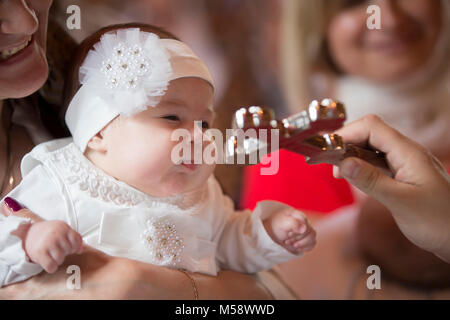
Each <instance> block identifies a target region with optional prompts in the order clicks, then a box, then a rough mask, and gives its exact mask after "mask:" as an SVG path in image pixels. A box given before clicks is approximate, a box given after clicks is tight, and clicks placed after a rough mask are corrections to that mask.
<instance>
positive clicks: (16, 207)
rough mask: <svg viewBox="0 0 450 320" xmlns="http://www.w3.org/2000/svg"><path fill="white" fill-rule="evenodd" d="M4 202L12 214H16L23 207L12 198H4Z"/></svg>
mask: <svg viewBox="0 0 450 320" xmlns="http://www.w3.org/2000/svg"><path fill="white" fill-rule="evenodd" d="M4 201H5V203H6V205H7V206H8V208H9V209H11V210H12V211H13V212H17V211H19V210H22V209H23V207H22V206H21V205H20V204H19V203H18V202H17V201H16V200H14V199H13V198H10V197H6V198H5V200H4Z"/></svg>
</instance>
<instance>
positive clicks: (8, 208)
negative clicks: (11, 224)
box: [1, 197, 44, 222]
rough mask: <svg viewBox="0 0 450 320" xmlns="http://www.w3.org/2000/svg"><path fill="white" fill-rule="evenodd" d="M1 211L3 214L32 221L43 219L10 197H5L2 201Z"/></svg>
mask: <svg viewBox="0 0 450 320" xmlns="http://www.w3.org/2000/svg"><path fill="white" fill-rule="evenodd" d="M1 212H2V214H3V215H4V216H10V215H14V216H16V217H20V218H26V219H30V220H31V221H33V222H40V221H44V220H43V219H42V218H41V217H39V216H38V215H35V214H34V213H33V212H31V211H30V210H28V209H26V208H23V206H22V205H20V204H19V203H18V202H17V201H16V200H14V199H13V198H10V197H7V198H5V200H4V201H3V203H2V205H1Z"/></svg>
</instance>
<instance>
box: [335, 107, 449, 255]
mask: <svg viewBox="0 0 450 320" xmlns="http://www.w3.org/2000/svg"><path fill="white" fill-rule="evenodd" d="M336 133H337V134H339V135H341V136H342V137H343V140H344V141H345V142H347V143H354V144H359V145H369V146H371V147H373V148H375V149H378V150H380V151H382V152H385V153H386V157H387V161H388V163H389V166H390V168H391V170H392V171H393V172H394V178H390V177H388V176H386V175H384V174H382V173H381V172H380V171H378V170H377V169H376V168H375V167H374V166H372V165H370V164H369V163H367V162H365V161H363V160H361V159H357V158H347V159H345V160H343V161H342V162H341V163H340V165H339V168H337V169H336V170H335V176H336V177H339V176H341V177H344V178H345V179H346V180H347V181H348V182H349V183H351V184H353V185H354V186H355V187H357V188H359V189H360V190H362V191H363V192H365V193H367V194H368V195H370V196H372V197H374V198H375V199H377V200H378V201H380V202H381V203H383V204H384V205H385V206H386V207H387V208H388V209H389V210H390V211H391V213H392V215H393V217H394V219H395V221H396V223H397V225H398V226H399V228H400V230H401V231H402V232H403V234H404V235H405V236H406V237H407V238H408V239H409V240H410V241H411V242H413V243H414V244H416V245H417V246H419V247H421V248H422V249H425V250H428V251H430V252H433V253H434V254H436V255H437V256H439V257H440V258H442V259H443V260H445V261H446V262H449V263H450V176H449V175H448V174H447V172H446V170H445V168H444V166H443V165H442V164H441V163H440V162H439V160H437V159H436V157H434V156H433V155H432V154H431V153H430V152H429V151H428V150H427V149H425V148H424V147H422V146H421V145H419V144H418V143H416V142H414V141H412V140H410V139H408V138H407V137H405V136H403V135H402V134H400V133H399V132H398V131H396V130H394V129H393V128H391V127H389V126H388V125H387V124H386V123H384V122H383V121H382V120H381V119H380V118H378V117H377V116H374V115H368V116H366V117H364V118H362V119H361V120H357V121H355V122H353V123H350V124H349V125H347V126H345V127H343V128H342V129H340V130H338V131H337V132H336Z"/></svg>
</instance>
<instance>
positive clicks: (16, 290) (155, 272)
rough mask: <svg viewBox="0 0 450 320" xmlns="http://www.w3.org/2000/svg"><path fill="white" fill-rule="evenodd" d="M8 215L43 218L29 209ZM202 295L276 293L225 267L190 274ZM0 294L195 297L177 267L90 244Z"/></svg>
mask: <svg viewBox="0 0 450 320" xmlns="http://www.w3.org/2000/svg"><path fill="white" fill-rule="evenodd" d="M2 210H3V212H4V214H6V215H8V214H13V215H16V216H20V217H25V218H30V219H32V220H34V219H37V220H38V219H39V217H37V216H35V215H34V214H33V213H31V212H30V211H29V210H27V209H22V210H19V211H16V212H13V211H12V210H11V209H10V208H8V207H6V206H3V207H2ZM71 265H76V266H78V267H79V268H80V278H81V279H80V284H81V289H73V290H72V289H68V288H67V285H66V283H67V280H68V279H69V277H70V276H71V275H72V274H70V273H69V274H68V273H67V271H66V270H67V268H68V267H69V266H71ZM190 276H191V277H192V278H193V279H194V282H195V285H196V287H197V290H198V295H199V299H270V298H271V295H270V293H269V292H267V290H266V289H265V288H264V287H263V286H262V285H261V284H260V283H259V282H258V281H257V280H256V279H254V278H253V277H252V276H250V275H246V274H241V273H238V272H232V271H222V272H220V273H219V274H218V276H217V277H211V276H207V275H203V274H190ZM0 299H167V300H175V299H194V288H193V286H192V283H191V280H190V279H189V278H188V277H187V276H186V274H184V273H183V272H180V271H178V270H173V269H169V268H164V267H160V266H155V265H152V264H147V263H142V262H138V261H133V260H128V259H124V258H116V257H111V256H108V255H106V254H104V253H102V252H100V251H98V250H94V249H92V248H90V247H86V250H85V251H84V253H83V254H81V255H71V256H68V257H67V258H66V260H65V262H64V264H63V265H62V266H61V267H60V268H59V269H58V271H56V273H53V274H49V273H45V272H42V273H40V274H39V275H37V276H35V277H33V278H31V279H29V280H27V281H24V282H21V283H17V284H13V285H10V286H7V287H4V288H1V289H0Z"/></svg>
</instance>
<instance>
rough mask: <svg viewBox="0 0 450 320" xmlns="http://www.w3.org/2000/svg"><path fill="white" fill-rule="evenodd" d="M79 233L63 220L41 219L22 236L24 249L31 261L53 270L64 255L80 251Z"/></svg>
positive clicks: (61, 261)
mask: <svg viewBox="0 0 450 320" xmlns="http://www.w3.org/2000/svg"><path fill="white" fill-rule="evenodd" d="M82 245H83V240H82V238H81V235H80V234H79V233H78V232H76V231H75V230H73V229H72V228H71V227H70V226H69V225H68V224H67V223H65V222H64V221H58V220H54V221H42V222H37V223H34V224H32V225H31V226H30V228H29V229H28V231H27V233H26V234H25V236H24V249H25V252H26V254H27V255H28V257H29V258H30V260H31V261H32V262H33V263H36V264H39V265H40V266H41V267H42V268H44V270H45V271H47V272H49V273H53V272H55V271H56V270H57V269H58V267H59V266H60V265H61V264H62V263H63V262H64V259H65V258H66V256H68V255H71V254H74V253H81V252H82V248H83V246H82Z"/></svg>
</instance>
